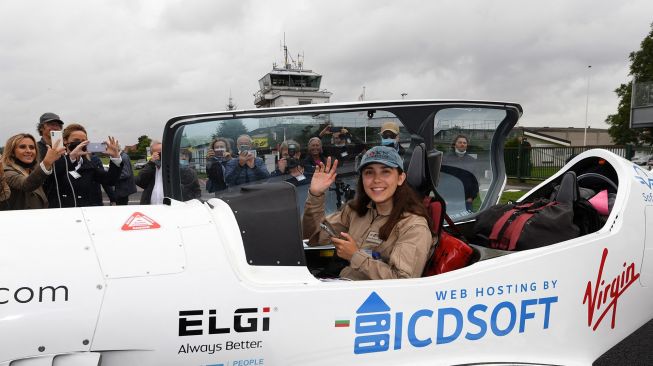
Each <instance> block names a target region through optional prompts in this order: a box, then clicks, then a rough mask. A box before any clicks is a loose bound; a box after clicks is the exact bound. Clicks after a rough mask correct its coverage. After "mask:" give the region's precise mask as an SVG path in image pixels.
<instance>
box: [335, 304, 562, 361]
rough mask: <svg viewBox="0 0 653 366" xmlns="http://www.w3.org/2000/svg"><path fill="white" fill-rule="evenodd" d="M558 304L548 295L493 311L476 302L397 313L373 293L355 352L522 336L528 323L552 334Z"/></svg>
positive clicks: (359, 316)
mask: <svg viewBox="0 0 653 366" xmlns="http://www.w3.org/2000/svg"><path fill="white" fill-rule="evenodd" d="M557 302H558V297H557V296H550V297H541V298H528V299H521V300H516V301H514V302H513V301H501V302H499V303H498V304H496V305H494V307H493V308H490V307H489V306H487V305H485V304H481V303H476V304H473V305H472V306H471V307H469V308H468V309H464V310H463V309H459V308H455V307H439V308H435V309H433V310H431V309H419V310H417V311H415V312H413V313H406V314H404V312H401V311H394V312H393V311H392V310H391V308H390V306H388V304H387V303H386V302H385V301H384V300H383V299H382V298H381V297H380V296H379V295H378V294H377V293H376V292H372V293H371V294H370V295H369V296H368V297H367V299H366V300H365V301H364V302H363V304H362V305H361V306H360V307H359V308H358V310H357V311H356V321H355V332H356V333H355V334H356V337H355V338H354V353H355V354H364V353H371V352H384V351H388V350H390V347H391V346H392V349H393V350H399V349H401V348H402V347H403V344H402V342H403V341H404V338H405V339H406V340H407V341H408V343H409V345H410V346H412V347H416V348H419V347H427V346H430V345H432V344H433V343H435V344H436V345H439V344H446V343H451V342H453V341H455V340H457V339H458V338H459V337H461V336H463V334H464V338H465V339H467V340H469V341H475V340H479V339H481V338H483V337H485V336H486V335H487V334H488V333H492V334H494V335H495V336H498V337H502V336H505V335H508V334H510V333H512V332H513V331H515V330H518V332H519V333H524V332H525V331H526V329H527V328H528V327H527V324H528V323H531V326H530V328H533V326H535V327H536V328H535V329H537V325H535V324H532V323H533V322H537V323H539V324H541V328H540V329H548V328H549V320H550V318H551V309H552V307H553V304H554V303H557ZM404 315H405V316H404ZM538 319H539V320H538ZM528 320H531V321H530V322H528ZM423 322H426V324H424V323H423ZM424 325H425V326H426V327H425V326H424ZM335 326H336V327H337V328H338V327H344V328H348V327H349V321H347V320H336V322H335ZM530 328H529V329H530ZM418 329H419V331H418ZM425 329H431V331H424V330H425ZM463 331H466V332H463Z"/></svg>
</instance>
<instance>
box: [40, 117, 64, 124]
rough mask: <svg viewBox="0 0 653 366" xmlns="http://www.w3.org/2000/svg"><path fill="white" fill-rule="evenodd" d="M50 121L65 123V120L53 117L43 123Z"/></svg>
mask: <svg viewBox="0 0 653 366" xmlns="http://www.w3.org/2000/svg"><path fill="white" fill-rule="evenodd" d="M48 122H59V124H63V121H62V120H60V119H56V118H52V119H46V120H45V121H43V122H41V123H48Z"/></svg>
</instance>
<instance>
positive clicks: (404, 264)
mask: <svg viewBox="0 0 653 366" xmlns="http://www.w3.org/2000/svg"><path fill="white" fill-rule="evenodd" d="M324 199H325V195H321V196H313V195H312V194H310V192H309V194H308V197H307V199H306V205H305V207H304V219H303V220H302V229H303V232H304V237H307V238H308V239H309V245H320V244H327V243H328V242H329V236H328V235H327V234H326V233H325V232H324V231H322V230H320V223H321V222H322V221H323V220H324V218H325V215H324V212H325V208H324ZM326 219H327V221H328V222H329V223H330V224H331V225H333V228H334V229H336V231H338V232H341V231H343V232H346V233H348V234H349V235H351V237H352V238H353V239H354V240H355V241H356V244H357V245H358V248H359V250H358V251H357V252H356V253H354V256H353V257H352V258H351V261H350V265H349V266H348V267H345V268H344V269H343V270H342V271H341V272H340V277H342V278H349V279H352V280H377V279H390V278H413V277H420V276H421V275H422V272H423V271H424V266H425V265H426V261H427V259H428V255H429V252H430V249H431V245H432V244H433V239H432V236H431V231H430V229H429V226H428V224H427V222H426V219H425V218H423V217H421V216H418V215H415V214H410V213H409V214H407V215H406V216H405V217H404V218H403V219H402V220H401V221H399V223H398V224H397V226H396V227H395V228H394V230H393V231H392V233H391V234H390V236H389V237H388V240H385V241H382V240H381V239H379V237H378V236H379V234H378V233H379V231H380V228H381V227H382V226H383V224H385V223H386V221H387V220H388V216H386V215H380V214H379V213H378V212H377V211H376V209H374V208H370V209H369V210H368V211H367V213H366V214H365V215H364V216H362V217H359V216H358V214H357V213H356V212H355V211H353V210H352V209H351V208H350V207H349V206H348V205H345V207H344V209H343V210H341V211H338V212H336V213H334V214H332V215H330V216H329V217H327V218H326ZM371 252H377V253H379V254H380V259H374V258H373V257H372V255H371Z"/></svg>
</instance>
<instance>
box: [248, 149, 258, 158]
mask: <svg viewBox="0 0 653 366" xmlns="http://www.w3.org/2000/svg"><path fill="white" fill-rule="evenodd" d="M248 153H250V154H252V155H254V157H256V150H249V151H248Z"/></svg>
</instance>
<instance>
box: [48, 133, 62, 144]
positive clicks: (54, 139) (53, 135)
mask: <svg viewBox="0 0 653 366" xmlns="http://www.w3.org/2000/svg"><path fill="white" fill-rule="evenodd" d="M57 140H59V147H62V146H63V132H62V131H50V143H51V144H52V146H54V144H55V143H57ZM52 146H50V147H52Z"/></svg>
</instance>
